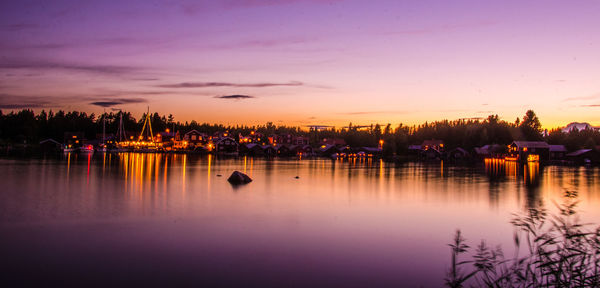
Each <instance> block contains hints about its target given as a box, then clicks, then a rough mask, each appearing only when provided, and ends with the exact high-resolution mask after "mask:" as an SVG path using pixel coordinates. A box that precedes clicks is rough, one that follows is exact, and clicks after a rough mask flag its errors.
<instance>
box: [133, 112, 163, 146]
mask: <svg viewBox="0 0 600 288" xmlns="http://www.w3.org/2000/svg"><path fill="white" fill-rule="evenodd" d="M146 127H147V128H146ZM144 132H145V133H144ZM157 149H158V147H157V145H156V142H154V135H153V134H152V121H151V120H150V107H148V111H147V112H146V118H145V119H144V125H143V126H142V132H141V133H140V136H139V141H137V142H136V143H135V151H137V152H146V153H148V152H149V153H152V152H156V151H157Z"/></svg>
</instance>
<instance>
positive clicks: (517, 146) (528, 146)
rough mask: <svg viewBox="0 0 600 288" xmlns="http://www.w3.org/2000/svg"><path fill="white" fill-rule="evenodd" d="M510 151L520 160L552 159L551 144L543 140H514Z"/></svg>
mask: <svg viewBox="0 0 600 288" xmlns="http://www.w3.org/2000/svg"><path fill="white" fill-rule="evenodd" d="M508 152H509V153H510V154H511V156H513V157H517V160H519V161H529V160H536V158H537V159H538V160H540V161H548V160H550V145H548V143H546V142H543V141H513V142H512V143H511V144H510V145H509V151H508Z"/></svg>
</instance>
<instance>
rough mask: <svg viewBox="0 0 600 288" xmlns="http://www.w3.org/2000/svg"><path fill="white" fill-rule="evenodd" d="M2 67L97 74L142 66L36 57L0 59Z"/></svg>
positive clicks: (122, 72) (134, 70)
mask: <svg viewBox="0 0 600 288" xmlns="http://www.w3.org/2000/svg"><path fill="white" fill-rule="evenodd" d="M0 69H31V70H68V71H76V72H87V73H95V74H109V75H119V74H129V73H133V72H138V71H139V70H140V68H138V67H132V66H117V65H95V64H73V63H67V62H56V61H48V60H35V59H9V58H2V59H0Z"/></svg>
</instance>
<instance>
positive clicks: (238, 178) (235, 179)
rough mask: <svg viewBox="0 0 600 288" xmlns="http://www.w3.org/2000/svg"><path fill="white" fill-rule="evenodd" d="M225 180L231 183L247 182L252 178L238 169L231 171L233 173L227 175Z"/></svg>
mask: <svg viewBox="0 0 600 288" xmlns="http://www.w3.org/2000/svg"><path fill="white" fill-rule="evenodd" d="M227 181H229V183H231V184H236V185H238V184H247V183H250V182H252V179H251V178H250V177H248V175H246V174H244V173H242V172H240V171H233V173H231V176H229V178H227Z"/></svg>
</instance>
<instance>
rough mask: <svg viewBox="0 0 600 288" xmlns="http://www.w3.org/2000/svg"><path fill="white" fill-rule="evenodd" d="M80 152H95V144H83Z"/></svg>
mask: <svg viewBox="0 0 600 288" xmlns="http://www.w3.org/2000/svg"><path fill="white" fill-rule="evenodd" d="M79 153H84V154H92V153H94V146H92V145H84V146H81V147H79Z"/></svg>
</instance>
